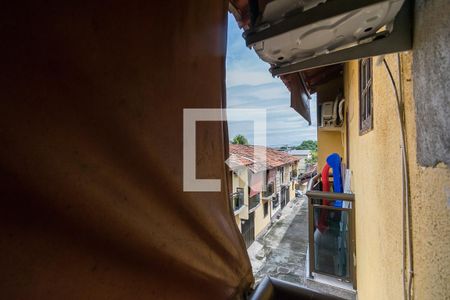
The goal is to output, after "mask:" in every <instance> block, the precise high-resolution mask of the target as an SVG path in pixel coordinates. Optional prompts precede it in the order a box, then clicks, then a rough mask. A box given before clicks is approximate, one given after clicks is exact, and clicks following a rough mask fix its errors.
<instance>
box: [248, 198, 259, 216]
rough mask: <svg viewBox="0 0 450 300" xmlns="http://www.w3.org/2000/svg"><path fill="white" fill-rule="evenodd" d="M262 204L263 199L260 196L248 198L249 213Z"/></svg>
mask: <svg viewBox="0 0 450 300" xmlns="http://www.w3.org/2000/svg"><path fill="white" fill-rule="evenodd" d="M260 203H261V198H260V196H259V194H256V195H254V196H253V197H250V198H248V211H249V212H252V211H253V210H254V209H255V208H256V207H258V206H259V204H260Z"/></svg>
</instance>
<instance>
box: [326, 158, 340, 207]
mask: <svg viewBox="0 0 450 300" xmlns="http://www.w3.org/2000/svg"><path fill="white" fill-rule="evenodd" d="M327 164H328V165H329V166H330V167H331V168H332V169H333V191H334V192H335V193H342V192H343V188H342V174H341V157H340V156H339V154H337V153H333V154H331V155H329V156H328V157H327ZM333 206H334V207H342V200H336V201H334V204H333Z"/></svg>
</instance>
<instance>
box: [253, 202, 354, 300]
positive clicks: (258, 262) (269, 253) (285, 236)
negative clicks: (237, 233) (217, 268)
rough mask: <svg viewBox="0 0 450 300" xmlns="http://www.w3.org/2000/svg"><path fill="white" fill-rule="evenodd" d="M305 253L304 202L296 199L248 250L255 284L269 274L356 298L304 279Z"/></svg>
mask: <svg viewBox="0 0 450 300" xmlns="http://www.w3.org/2000/svg"><path fill="white" fill-rule="evenodd" d="M307 250H308V207H307V200H306V197H305V198H296V199H294V200H292V201H290V202H289V203H288V205H287V206H286V207H285V208H284V209H283V211H282V215H281V217H280V219H279V220H277V221H276V222H275V223H274V224H273V225H272V227H271V228H270V229H269V230H268V231H267V233H266V234H265V235H263V236H262V237H260V238H258V239H257V240H256V241H255V242H254V243H253V244H252V245H251V246H250V247H249V249H248V252H249V256H250V260H251V263H252V266H253V273H254V275H255V280H256V282H257V283H258V282H259V281H260V280H262V279H263V278H264V276H266V275H270V276H272V277H275V278H278V279H281V280H285V281H288V282H292V283H295V284H299V285H301V286H305V287H308V288H310V289H314V290H316V291H319V292H323V293H328V294H332V295H336V296H339V297H341V298H344V299H356V295H355V293H354V292H352V291H349V290H345V289H341V288H338V287H334V286H330V285H327V284H323V283H319V282H317V281H313V280H310V279H307V278H306V262H307Z"/></svg>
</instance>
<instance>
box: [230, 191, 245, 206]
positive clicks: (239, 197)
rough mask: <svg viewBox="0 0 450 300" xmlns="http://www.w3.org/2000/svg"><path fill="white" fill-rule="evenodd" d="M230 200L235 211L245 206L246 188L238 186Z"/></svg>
mask: <svg viewBox="0 0 450 300" xmlns="http://www.w3.org/2000/svg"><path fill="white" fill-rule="evenodd" d="M230 200H231V206H232V207H233V211H235V212H236V211H238V210H239V209H240V208H241V207H242V206H244V190H243V189H239V188H238V189H237V191H236V192H235V193H233V194H231V197H230Z"/></svg>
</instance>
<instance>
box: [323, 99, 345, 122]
mask: <svg viewBox="0 0 450 300" xmlns="http://www.w3.org/2000/svg"><path fill="white" fill-rule="evenodd" d="M344 103H345V100H344V99H340V97H338V98H336V99H335V100H334V101H328V102H324V103H322V104H319V110H318V116H319V118H318V127H319V128H321V129H322V130H340V128H341V127H342V125H343V124H344Z"/></svg>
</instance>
